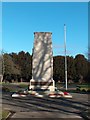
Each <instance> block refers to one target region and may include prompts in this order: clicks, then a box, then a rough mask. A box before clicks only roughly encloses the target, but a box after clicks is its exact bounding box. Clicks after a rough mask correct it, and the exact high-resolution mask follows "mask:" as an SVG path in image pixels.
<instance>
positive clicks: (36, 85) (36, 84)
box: [29, 79, 55, 91]
mask: <svg viewBox="0 0 90 120" xmlns="http://www.w3.org/2000/svg"><path fill="white" fill-rule="evenodd" d="M29 89H32V90H38V89H41V90H49V91H54V90H55V83H54V80H49V81H36V80H33V79H31V80H30V86H29Z"/></svg>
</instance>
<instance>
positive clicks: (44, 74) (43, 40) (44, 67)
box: [30, 32, 55, 91]
mask: <svg viewBox="0 0 90 120" xmlns="http://www.w3.org/2000/svg"><path fill="white" fill-rule="evenodd" d="M37 88H39V89H49V90H50V91H54V88H55V85H54V80H53V52H52V33H50V32H35V33H34V47H33V55H32V80H30V89H37Z"/></svg>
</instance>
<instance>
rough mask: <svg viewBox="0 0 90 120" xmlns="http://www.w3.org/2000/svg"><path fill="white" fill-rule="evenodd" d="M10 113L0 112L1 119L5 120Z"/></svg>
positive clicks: (6, 111)
mask: <svg viewBox="0 0 90 120" xmlns="http://www.w3.org/2000/svg"><path fill="white" fill-rule="evenodd" d="M9 113H10V111H8V110H2V119H3V120H5V119H6V118H7V117H8V115H9Z"/></svg>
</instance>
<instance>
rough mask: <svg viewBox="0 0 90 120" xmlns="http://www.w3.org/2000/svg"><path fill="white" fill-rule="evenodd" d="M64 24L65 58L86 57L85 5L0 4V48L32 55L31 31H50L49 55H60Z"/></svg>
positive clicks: (62, 50)
mask: <svg viewBox="0 0 90 120" xmlns="http://www.w3.org/2000/svg"><path fill="white" fill-rule="evenodd" d="M64 24H66V27H67V37H66V38H67V39H66V43H67V55H70V56H75V55H77V54H84V55H86V54H87V50H88V3H87V2H80V3H79V2H56V3H55V2H42V3H40V2H12V3H10V2H4V3H3V4H2V41H3V49H4V50H5V51H6V52H8V53H11V52H17V53H18V52H19V51H22V50H23V51H25V52H29V53H30V54H32V48H33V42H34V34H33V33H34V32H52V43H53V54H54V56H55V55H64V47H63V46H64Z"/></svg>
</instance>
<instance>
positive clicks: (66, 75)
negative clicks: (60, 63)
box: [64, 24, 67, 90]
mask: <svg viewBox="0 0 90 120" xmlns="http://www.w3.org/2000/svg"><path fill="white" fill-rule="evenodd" d="M64 50H65V87H66V90H67V56H66V51H67V50H66V25H65V24H64Z"/></svg>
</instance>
